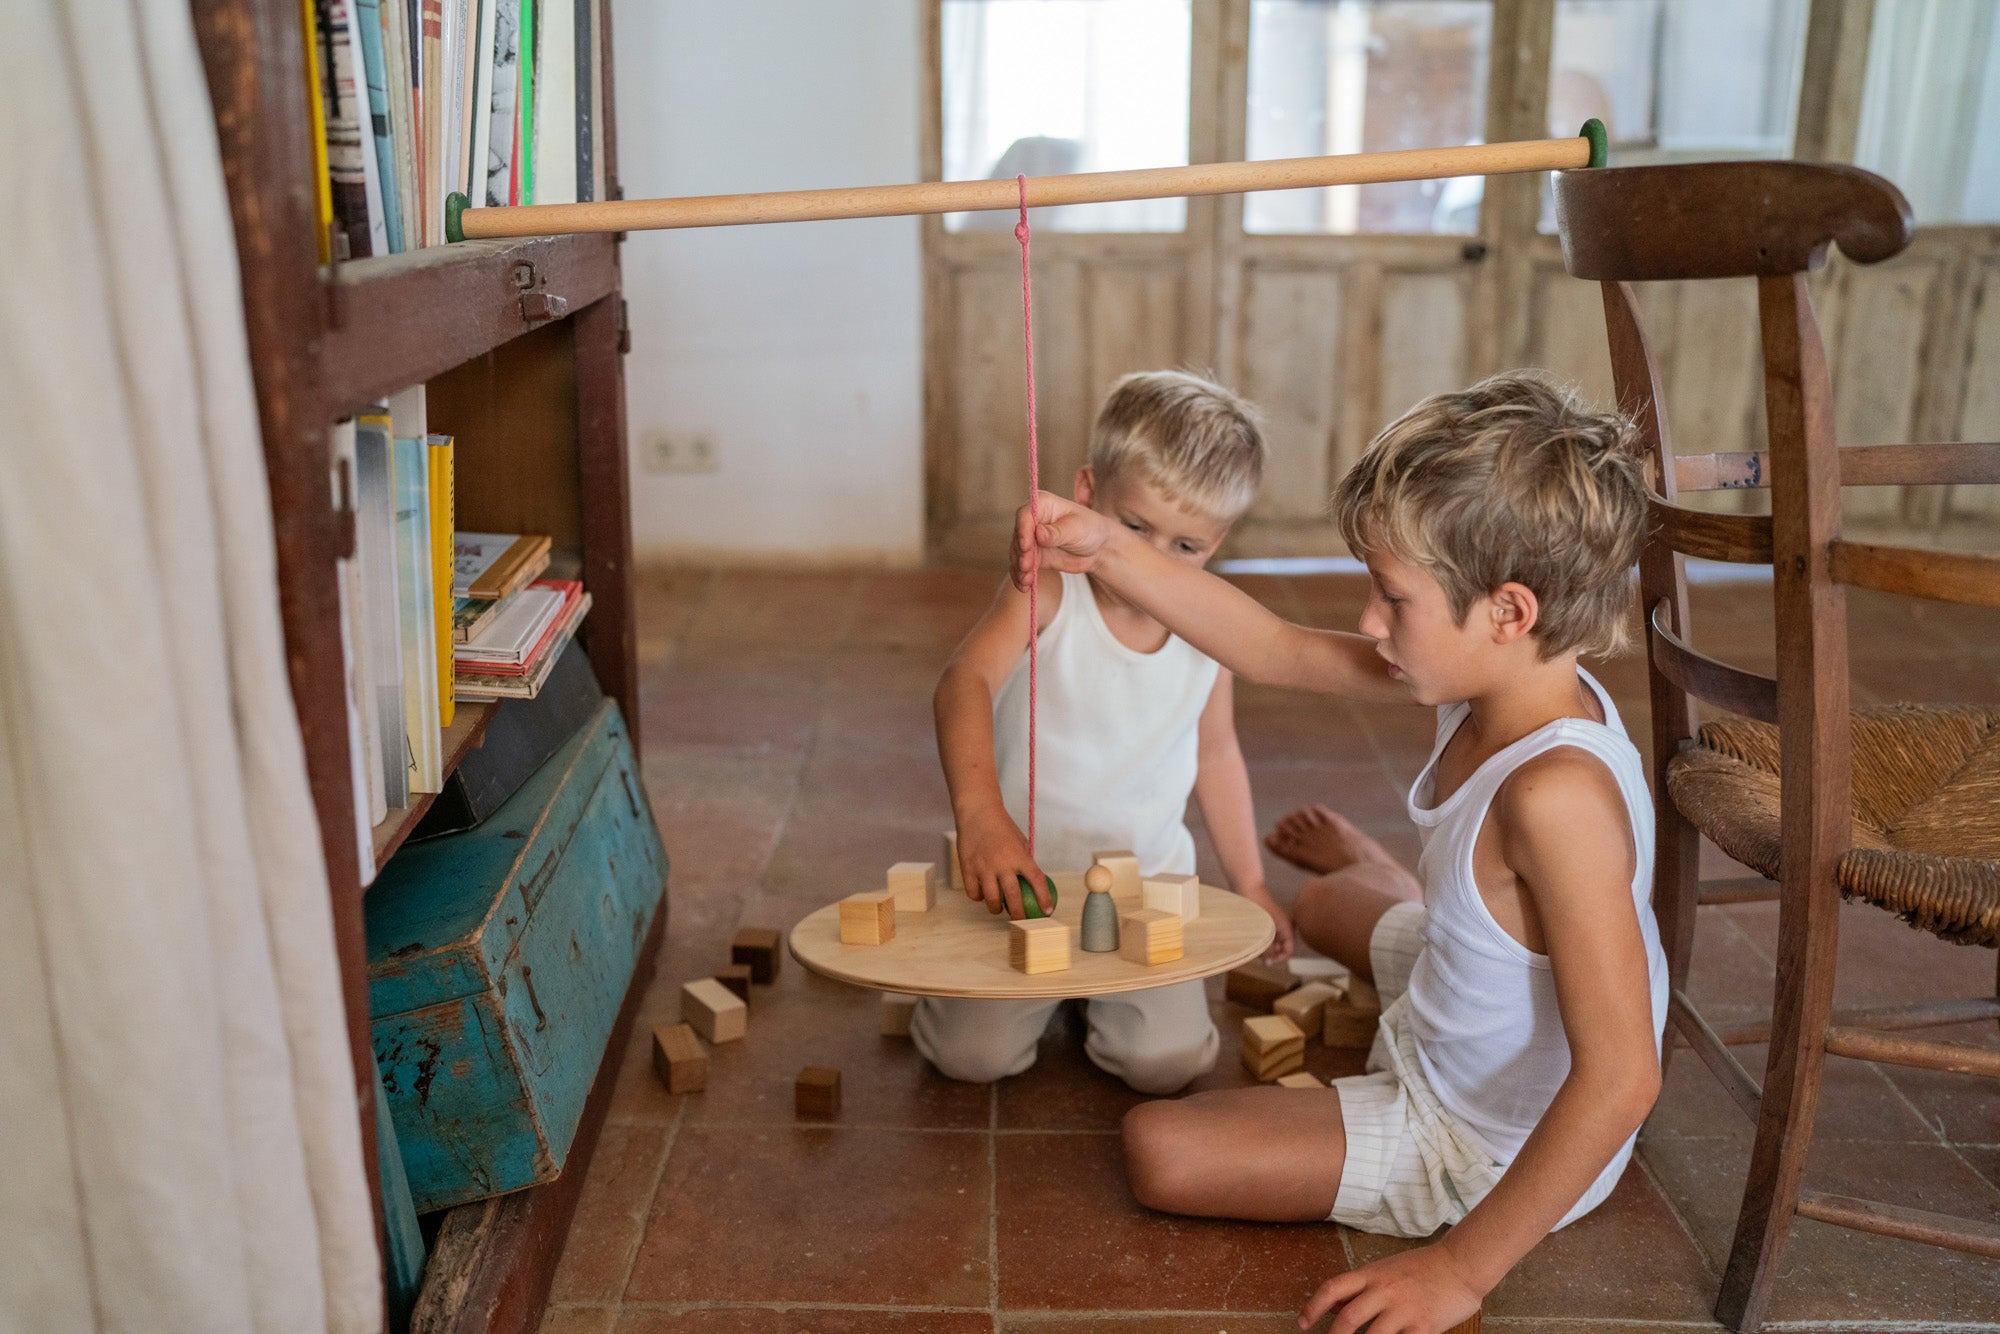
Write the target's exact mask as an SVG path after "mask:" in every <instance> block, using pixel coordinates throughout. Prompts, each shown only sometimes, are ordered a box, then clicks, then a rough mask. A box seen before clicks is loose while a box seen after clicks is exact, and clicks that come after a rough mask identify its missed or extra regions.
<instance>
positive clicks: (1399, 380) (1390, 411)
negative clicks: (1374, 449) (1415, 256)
mask: <svg viewBox="0 0 2000 1334" xmlns="http://www.w3.org/2000/svg"><path fill="white" fill-rule="evenodd" d="M1380 292H1381V295H1380V298H1379V299H1380V301H1381V307H1380V309H1381V315H1380V318H1379V320H1378V327H1379V328H1380V329H1381V352H1380V354H1379V355H1380V359H1379V362H1378V369H1377V372H1376V383H1377V386H1378V388H1377V392H1376V394H1375V413H1374V416H1375V420H1374V421H1373V422H1371V423H1369V424H1368V426H1367V427H1366V434H1365V435H1364V436H1363V437H1362V438H1360V439H1357V440H1354V441H1351V442H1349V441H1343V442H1342V444H1343V445H1344V446H1348V448H1344V449H1343V450H1342V451H1341V453H1342V457H1341V458H1340V460H1339V461H1338V467H1339V471H1341V472H1345V471H1346V470H1347V468H1348V467H1349V466H1350V465H1352V463H1353V462H1354V460H1355V459H1356V458H1359V457H1360V455H1361V451H1362V450H1363V449H1365V448H1366V447H1367V444H1368V441H1369V440H1371V439H1373V438H1374V436H1375V433H1376V432H1377V431H1379V430H1381V429H1382V428H1383V427H1384V426H1387V425H1388V424H1389V423H1390V422H1392V421H1394V420H1396V418H1398V417H1400V416H1402V415H1403V414H1404V413H1405V412H1408V411H1409V410H1410V409H1411V408H1412V407H1414V406H1415V405H1416V404H1417V402H1418V401H1419V400H1421V399H1424V398H1427V397H1429V396H1430V395H1432V394H1436V393H1442V392H1444V391H1446V390H1451V389H1463V388H1464V387H1465V386H1466V385H1467V384H1469V383H1471V381H1472V379H1473V375H1472V368H1471V365H1470V354H1471V349H1470V347H1469V346H1468V343H1467V338H1468V334H1469V325H1470V322H1469V318H1468V302H1469V300H1470V297H1471V293H1470V291H1469V283H1468V280H1467V279H1466V277H1465V276H1464V273H1463V270H1462V268H1461V269H1460V270H1458V271H1453V272H1447V273H1404V272H1395V271H1390V272H1387V273H1384V274H1383V275H1382V281H1381V286H1380Z"/></svg>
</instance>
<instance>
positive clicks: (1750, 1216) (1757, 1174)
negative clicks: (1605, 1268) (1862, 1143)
mask: <svg viewBox="0 0 2000 1334" xmlns="http://www.w3.org/2000/svg"><path fill="white" fill-rule="evenodd" d="M1839 911H1840V900H1839V896H1838V895H1836V894H1835V893H1834V892H1833V889H1832V886H1831V885H1826V886H1821V887H1814V886H1812V885H1810V884H1805V885H1794V884H1793V883H1791V882H1790V881H1789V880H1788V881H1787V883H1786V885H1785V888H1784V896H1783V898H1782V899H1781V901H1780V907H1779V918H1778V940H1779V944H1778V977H1777V987H1776V992H1775V994H1774V996H1773V998H1772V1006H1771V1051H1770V1056H1769V1058H1768V1059H1767V1061H1766V1062H1765V1066H1764V1096H1763V1099H1762V1101H1761V1103H1760V1104H1759V1109H1758V1117H1757V1139H1756V1143H1755V1144H1754V1146H1753V1147H1752V1148H1751V1151H1750V1171H1749V1175H1748V1177H1747V1178H1746V1180H1745V1182H1744V1188H1743V1207H1742V1209H1741V1210H1740V1211H1739V1212H1738V1214H1737V1217H1736V1236H1735V1239H1734V1240H1733V1241H1732V1242H1731V1243H1730V1249H1729V1266H1728V1268H1727V1269H1726V1270H1725V1271H1724V1272H1723V1276H1722V1289H1721V1292H1720V1293H1719V1294H1718V1295H1717V1297H1716V1303H1715V1318H1716V1319H1717V1320H1719V1321H1721V1322H1722V1323H1723V1324H1724V1325H1727V1326H1728V1327H1729V1328H1730V1329H1733V1330H1736V1331H1737V1334H1755V1331H1756V1330H1757V1329H1758V1328H1759V1327H1760V1326H1761V1325H1762V1324H1763V1323H1764V1314H1765V1311H1766V1310H1767V1309H1768V1308H1769V1306H1770V1301H1771V1285H1772V1281H1773V1280H1774V1279H1775V1278H1776V1277H1777V1273H1778V1265H1779V1262H1780V1261H1781V1260H1782V1259H1783V1258H1784V1252H1785V1244H1786V1242H1787V1241H1788V1240H1790V1238H1791V1232H1792V1219H1793V1217H1794V1216H1795V1214H1796V1212H1797V1208H1798V1202H1799V1188H1800V1186H1801V1185H1802V1183H1803V1181H1804V1177H1805V1167H1806V1154H1807V1152H1808V1151H1809V1150H1810V1149H1811V1148H1812V1134H1813V1122H1814V1119H1815V1116H1816V1114H1817V1112H1818V1110H1819V1089H1820V1076H1821V1074H1822V1073H1823V1072H1824V1070H1825V1067H1826V1029H1827V1024H1828V1023H1829V1022H1830V1020H1831V1016H1832V1013H1833V963H1834V952H1835V946H1836V944H1837V943H1838V931H1839V917H1838V914H1839Z"/></svg>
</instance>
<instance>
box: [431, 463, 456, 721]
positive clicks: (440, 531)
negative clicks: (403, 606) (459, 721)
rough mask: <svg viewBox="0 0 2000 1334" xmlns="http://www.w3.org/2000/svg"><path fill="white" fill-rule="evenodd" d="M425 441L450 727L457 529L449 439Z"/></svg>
mask: <svg viewBox="0 0 2000 1334" xmlns="http://www.w3.org/2000/svg"><path fill="white" fill-rule="evenodd" d="M424 440H425V443H426V444H428V445H429V447H430V448H429V451H428V458H429V461H430V500H431V622H432V624H433V626H434V627H435V635H434V638H435V642H436V645H437V648H436V658H437V682H438V720H439V721H440V722H442V723H443V724H444V725H445V726H446V727H450V726H451V720H452V717H453V713H454V709H453V703H454V701H453V698H452V689H451V649H452V638H453V636H452V621H453V619H454V618H455V616H456V607H455V605H454V600H453V598H452V596H451V577H452V538H453V536H454V535H455V532H456V527H457V525H456V522H455V520H456V517H457V516H456V510H457V505H456V493H455V491H454V490H453V481H452V453H453V450H452V438H451V437H450V436H448V435H438V434H435V433H433V434H431V435H428V436H425V437H424Z"/></svg>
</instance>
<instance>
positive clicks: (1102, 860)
mask: <svg viewBox="0 0 2000 1334" xmlns="http://www.w3.org/2000/svg"><path fill="white" fill-rule="evenodd" d="M1090 864H1091V865H1092V866H1102V867H1104V868H1105V869H1106V870H1108V871H1110V872H1111V897H1112V898H1114V899H1116V898H1126V897H1130V898H1131V899H1133V900H1134V901H1137V899H1138V898H1139V858H1138V857H1137V856H1136V855H1134V854H1133V853H1132V852H1131V851H1130V850H1129V849H1126V848H1119V849H1115V850H1114V851H1111V852H1093V853H1091V854H1090Z"/></svg>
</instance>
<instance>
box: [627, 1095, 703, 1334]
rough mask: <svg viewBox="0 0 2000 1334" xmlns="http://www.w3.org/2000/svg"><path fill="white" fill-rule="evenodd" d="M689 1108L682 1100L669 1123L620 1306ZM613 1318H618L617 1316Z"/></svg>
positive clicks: (630, 1260)
mask: <svg viewBox="0 0 2000 1334" xmlns="http://www.w3.org/2000/svg"><path fill="white" fill-rule="evenodd" d="M687 1108H688V1104H687V1099H686V1098H682V1099H681V1105H680V1106H678V1107H676V1108H675V1109H674V1118H673V1120H672V1121H670V1122H668V1123H667V1134H666V1139H665V1142H664V1143H663V1144H662V1145H661V1146H660V1165H659V1166H658V1167H657V1168H655V1169H654V1170H653V1185H652V1188H651V1189H649V1190H648V1191H647V1192H646V1207H645V1210H644V1211H643V1212H642V1213H641V1214H640V1221H639V1231H638V1235H637V1237H636V1238H635V1239H634V1240H633V1242H632V1253H631V1254H630V1255H628V1256H626V1257H625V1272H624V1274H623V1275H622V1276H621V1277H620V1278H619V1280H618V1292H617V1296H616V1298H615V1302H616V1304H617V1305H618V1306H622V1305H623V1304H624V1301H625V1290H626V1289H627V1288H629V1287H631V1285H632V1271H633V1270H634V1269H637V1268H638V1267H639V1252H640V1251H642V1250H644V1249H645V1248H646V1232H647V1230H648V1228H650V1227H651V1225H652V1221H653V1210H654V1208H655V1206H657V1205H658V1204H659V1202H660V1188H661V1186H663V1185H664V1184H665V1183H666V1180H667V1162H668V1160H669V1159H671V1158H672V1157H673V1156H674V1145H675V1144H676V1143H678V1142H679V1141H680V1137H681V1123H682V1122H683V1121H685V1120H686V1119H687ZM613 1318H614V1319H615V1318H616V1316H615V1314H614V1317H613Z"/></svg>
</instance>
